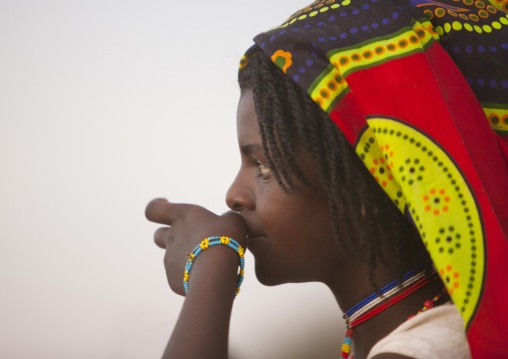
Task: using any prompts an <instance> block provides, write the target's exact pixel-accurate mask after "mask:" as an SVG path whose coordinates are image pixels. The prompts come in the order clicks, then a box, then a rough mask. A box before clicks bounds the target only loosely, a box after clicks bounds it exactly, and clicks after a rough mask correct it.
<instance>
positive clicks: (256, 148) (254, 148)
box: [240, 143, 263, 157]
mask: <svg viewBox="0 0 508 359" xmlns="http://www.w3.org/2000/svg"><path fill="white" fill-rule="evenodd" d="M240 150H241V151H242V153H243V154H244V155H246V156H249V157H252V155H262V154H263V147H261V146H260V145H256V144H252V143H251V144H248V145H243V146H242V147H241V148H240Z"/></svg>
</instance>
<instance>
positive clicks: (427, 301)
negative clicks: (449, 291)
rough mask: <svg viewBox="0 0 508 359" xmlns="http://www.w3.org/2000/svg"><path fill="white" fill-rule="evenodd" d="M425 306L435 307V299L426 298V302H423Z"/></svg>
mask: <svg viewBox="0 0 508 359" xmlns="http://www.w3.org/2000/svg"><path fill="white" fill-rule="evenodd" d="M423 306H424V307H425V308H427V309H430V308H432V307H434V301H433V300H426V301H425V302H424V303H423Z"/></svg>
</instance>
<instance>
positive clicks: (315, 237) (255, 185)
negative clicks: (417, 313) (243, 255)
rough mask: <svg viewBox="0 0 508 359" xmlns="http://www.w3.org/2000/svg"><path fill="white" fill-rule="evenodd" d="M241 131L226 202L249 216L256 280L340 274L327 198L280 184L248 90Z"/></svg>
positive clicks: (305, 165)
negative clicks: (238, 155)
mask: <svg viewBox="0 0 508 359" xmlns="http://www.w3.org/2000/svg"><path fill="white" fill-rule="evenodd" d="M237 132H238V144H239V148H240V152H241V166H240V170H239V172H238V175H237V177H236V179H235V180H234V182H233V183H232V185H231V187H230V188H229V190H228V193H227V195H226V202H227V204H228V206H229V207H230V208H231V209H232V210H234V211H238V212H239V213H240V214H241V215H242V217H243V219H244V220H245V223H246V225H247V232H248V239H249V241H248V249H249V250H250V251H251V252H252V253H253V255H254V257H255V262H256V264H255V266H256V276H257V277H258V280H259V281H260V282H261V283H263V284H265V285H277V284H282V283H289V282H293V283H294V282H308V281H322V282H326V281H327V280H329V279H330V278H328V277H330V276H332V275H334V273H336V268H335V267H336V266H337V265H338V263H337V262H338V261H337V258H338V256H340V253H342V252H341V251H340V249H339V247H338V245H337V243H336V241H335V239H334V235H333V230H332V225H331V221H330V210H329V207H328V201H327V199H326V197H325V196H324V195H321V194H319V193H316V191H311V190H309V189H306V188H305V187H303V186H300V188H299V189H297V190H295V191H293V192H291V193H285V192H284V191H283V189H282V188H281V187H280V186H279V185H278V183H277V181H276V179H275V177H274V175H273V173H272V171H271V169H270V168H269V167H268V165H267V164H266V163H267V160H266V158H265V156H264V154H263V147H262V140H261V135H260V131H259V124H258V120H257V116H256V112H255V107H254V100H253V93H252V91H250V90H244V91H243V92H242V95H241V97H240V102H239V105H238V112H237ZM298 158H299V165H300V167H301V169H302V172H303V173H304V174H305V175H306V177H307V178H308V179H309V181H310V182H311V184H313V185H317V181H316V180H313V179H312V175H311V174H312V171H313V165H312V162H311V160H310V158H309V157H307V156H306V155H305V151H302V154H301V155H300V156H299V157H298ZM309 174H310V175H309ZM312 182H314V183H312Z"/></svg>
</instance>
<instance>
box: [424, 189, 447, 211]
mask: <svg viewBox="0 0 508 359" xmlns="http://www.w3.org/2000/svg"><path fill="white" fill-rule="evenodd" d="M422 200H423V203H424V206H425V207H424V208H425V212H429V213H432V214H433V215H434V216H439V215H440V214H441V213H444V212H448V209H449V207H448V203H449V202H450V197H449V196H448V195H446V191H445V189H444V188H441V189H439V190H437V189H435V188H431V189H430V191H429V193H428V194H424V195H423V196H422Z"/></svg>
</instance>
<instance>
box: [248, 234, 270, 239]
mask: <svg viewBox="0 0 508 359" xmlns="http://www.w3.org/2000/svg"><path fill="white" fill-rule="evenodd" d="M260 237H266V236H265V235H264V234H247V239H248V240H252V239H255V238H260Z"/></svg>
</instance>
